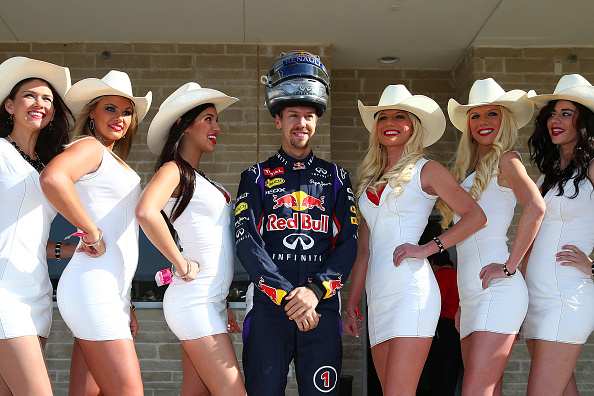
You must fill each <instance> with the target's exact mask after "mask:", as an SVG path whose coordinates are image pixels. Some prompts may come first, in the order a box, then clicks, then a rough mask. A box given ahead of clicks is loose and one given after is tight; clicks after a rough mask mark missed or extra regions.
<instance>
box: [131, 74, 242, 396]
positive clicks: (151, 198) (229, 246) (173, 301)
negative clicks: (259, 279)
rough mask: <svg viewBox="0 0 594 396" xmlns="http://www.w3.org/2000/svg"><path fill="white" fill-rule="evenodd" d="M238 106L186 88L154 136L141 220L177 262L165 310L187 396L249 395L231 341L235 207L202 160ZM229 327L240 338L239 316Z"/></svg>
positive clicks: (164, 111) (168, 104) (173, 98)
mask: <svg viewBox="0 0 594 396" xmlns="http://www.w3.org/2000/svg"><path fill="white" fill-rule="evenodd" d="M235 101H237V99H236V98H233V97H230V96H227V95H225V94H223V93H222V92H219V91H216V90H214V89H208V88H201V87H200V85H198V84H196V83H192V82H191V83H187V84H185V85H183V86H181V87H180V88H178V89H177V90H176V91H175V92H174V93H172V94H171V95H170V96H169V97H168V98H167V99H166V100H165V101H164V102H163V104H162V105H161V107H160V108H159V112H158V113H157V115H156V116H155V118H154V119H153V121H152V122H151V125H150V127H149V132H148V146H149V148H150V150H151V151H152V152H153V153H155V154H158V155H159V159H158V160H157V164H156V169H157V172H156V173H155V175H154V176H153V179H152V180H151V182H150V183H149V185H148V186H147V187H146V188H145V190H144V192H143V193H142V197H141V199H140V202H139V203H138V206H137V208H136V216H137V218H138V221H139V222H140V225H141V226H142V229H143V230H144V232H145V233H146V235H147V237H148V238H149V239H150V241H151V242H152V243H153V244H154V245H155V246H156V247H157V249H159V251H160V252H161V253H162V254H163V255H164V256H165V257H166V258H167V259H168V260H169V261H170V262H171V263H172V268H171V270H172V273H173V274H174V279H173V283H172V284H170V285H169V286H168V288H167V291H166V292H165V297H164V299H163V310H164V313H165V319H166V321H167V324H168V325H169V328H170V329H171V330H172V331H173V333H175V335H176V336H177V337H178V338H179V339H180V341H181V344H182V367H183V373H184V376H183V383H182V390H181V394H182V395H210V394H212V395H215V396H218V395H221V396H222V395H225V396H236V395H245V394H246V391H245V388H244V385H243V380H242V377H241V373H240V371H239V364H238V362H237V358H236V357H235V351H234V349H233V345H232V343H231V339H230V337H229V335H228V334H227V331H228V329H227V323H228V319H229V318H228V316H227V315H228V313H227V309H226V299H227V294H228V292H229V286H230V285H231V281H232V280H233V257H234V255H233V244H234V240H233V233H232V224H231V219H232V202H231V198H230V195H229V193H227V191H226V190H225V189H224V188H223V186H222V185H220V184H219V183H216V182H213V181H211V180H210V179H208V178H207V177H206V176H205V175H204V173H203V172H202V171H201V170H200V160H201V158H202V155H203V154H204V153H211V152H214V151H215V144H216V142H217V136H218V134H219V132H220V130H221V129H220V127H219V124H218V114H219V113H220V112H221V111H223V110H224V109H225V108H227V107H228V106H230V105H231V104H232V103H234V102H235ZM161 211H163V212H161ZM162 214H163V215H162ZM170 227H172V228H173V229H174V230H175V232H177V235H178V236H179V240H180V245H181V246H182V248H183V253H182V252H180V251H179V249H178V247H177V246H176V243H175V240H174V239H173V237H172V235H171V233H170ZM231 314H232V313H231ZM229 323H230V331H232V332H236V331H239V326H238V325H237V321H236V320H234V317H233V318H231V320H229Z"/></svg>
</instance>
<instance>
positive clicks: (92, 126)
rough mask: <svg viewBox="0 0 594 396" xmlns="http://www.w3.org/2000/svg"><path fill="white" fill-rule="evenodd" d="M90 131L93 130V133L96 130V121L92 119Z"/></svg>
mask: <svg viewBox="0 0 594 396" xmlns="http://www.w3.org/2000/svg"><path fill="white" fill-rule="evenodd" d="M89 129H90V130H91V132H92V131H93V130H95V120H93V119H92V118H91V121H89Z"/></svg>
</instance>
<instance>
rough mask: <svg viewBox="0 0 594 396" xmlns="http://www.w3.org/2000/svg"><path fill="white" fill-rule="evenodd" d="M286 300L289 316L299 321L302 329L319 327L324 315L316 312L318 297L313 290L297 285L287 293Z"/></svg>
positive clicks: (307, 329)
mask: <svg viewBox="0 0 594 396" xmlns="http://www.w3.org/2000/svg"><path fill="white" fill-rule="evenodd" d="M285 300H287V301H288V303H287V305H286V306H285V311H286V313H287V316H288V317H289V319H290V320H294V321H295V323H297V327H298V328H299V330H300V331H309V330H312V329H315V328H316V327H317V325H318V322H319V320H320V316H322V315H320V314H318V313H317V312H316V307H317V306H318V297H317V296H316V294H315V293H314V292H313V290H311V289H310V288H308V287H305V286H301V287H297V288H295V289H293V290H291V292H290V293H289V294H287V296H286V297H285Z"/></svg>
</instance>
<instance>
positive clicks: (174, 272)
mask: <svg viewBox="0 0 594 396" xmlns="http://www.w3.org/2000/svg"><path fill="white" fill-rule="evenodd" d="M184 260H186V274H185V275H183V276H181V275H179V274H178V273H177V272H176V271H175V266H174V265H173V264H171V273H172V274H173V276H175V277H176V278H177V279H187V277H188V274H189V273H190V270H191V269H192V268H191V266H190V260H188V259H187V258H185V257H184Z"/></svg>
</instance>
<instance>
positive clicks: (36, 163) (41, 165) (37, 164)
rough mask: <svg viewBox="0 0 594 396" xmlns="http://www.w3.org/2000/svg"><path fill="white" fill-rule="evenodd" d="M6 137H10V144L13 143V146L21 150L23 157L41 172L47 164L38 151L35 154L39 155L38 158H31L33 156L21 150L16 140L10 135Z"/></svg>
mask: <svg viewBox="0 0 594 396" xmlns="http://www.w3.org/2000/svg"><path fill="white" fill-rule="evenodd" d="M6 137H7V138H9V139H10V144H12V145H13V147H14V148H15V149H16V150H17V151H18V152H19V154H21V157H23V159H24V160H25V161H27V162H28V163H29V164H30V165H31V166H32V167H33V168H34V169H35V170H36V171H37V172H41V171H42V170H43V168H45V164H44V163H43V162H41V160H40V159H39V156H38V155H37V152H35V156H36V157H37V159H31V157H29V156H28V155H27V154H25V152H24V151H23V150H21V148H20V147H19V146H17V144H16V143H15V142H14V140H12V138H11V137H10V135H7V136H6Z"/></svg>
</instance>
